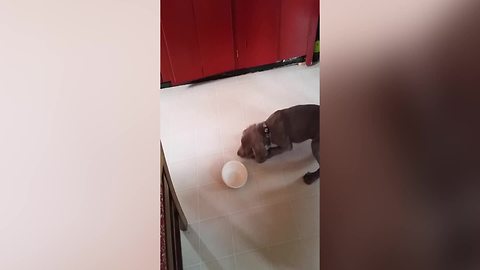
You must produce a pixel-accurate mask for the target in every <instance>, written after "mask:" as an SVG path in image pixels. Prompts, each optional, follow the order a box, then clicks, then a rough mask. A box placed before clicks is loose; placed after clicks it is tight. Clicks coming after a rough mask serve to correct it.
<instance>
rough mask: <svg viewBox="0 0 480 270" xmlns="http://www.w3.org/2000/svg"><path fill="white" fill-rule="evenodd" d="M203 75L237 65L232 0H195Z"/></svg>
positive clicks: (216, 72) (217, 72) (226, 69)
mask: <svg viewBox="0 0 480 270" xmlns="http://www.w3.org/2000/svg"><path fill="white" fill-rule="evenodd" d="M193 3H194V12H195V22H196V30H197V35H198V41H199V46H200V55H201V60H202V68H203V73H204V76H205V77H207V76H210V75H215V74H219V73H223V72H227V71H231V70H234V69H235V58H234V56H235V54H234V49H233V48H234V47H233V28H232V6H231V0H193Z"/></svg>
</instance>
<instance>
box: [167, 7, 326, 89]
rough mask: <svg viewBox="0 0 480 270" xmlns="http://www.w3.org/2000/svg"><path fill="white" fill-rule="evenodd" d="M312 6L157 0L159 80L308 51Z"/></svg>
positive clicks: (314, 13) (174, 80)
mask: <svg viewBox="0 0 480 270" xmlns="http://www.w3.org/2000/svg"><path fill="white" fill-rule="evenodd" d="M318 11H319V10H318V1H317V0H261V1H256V0H162V1H161V31H162V33H161V35H160V37H161V39H162V40H161V57H162V59H161V78H162V81H170V82H171V83H172V85H178V84H182V83H186V82H189V81H193V80H196V79H200V78H204V77H208V76H211V75H216V74H221V73H224V72H227V71H232V70H235V69H243V68H250V67H255V66H260V65H265V64H271V63H275V62H277V61H281V60H284V59H289V58H293V57H298V56H303V55H308V53H307V52H310V50H312V52H313V42H314V38H315V33H316V25H317V22H318V13H319V12H318ZM312 36H313V40H312ZM310 43H312V44H310Z"/></svg>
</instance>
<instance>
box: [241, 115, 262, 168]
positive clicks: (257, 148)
mask: <svg viewBox="0 0 480 270" xmlns="http://www.w3.org/2000/svg"><path fill="white" fill-rule="evenodd" d="M237 155H238V156H240V157H242V158H250V159H255V160H256V161H257V162H259V163H262V162H264V161H265V160H266V158H267V150H266V149H265V144H264V141H263V134H262V133H261V128H259V127H258V126H257V125H255V124H254V125H251V126H249V127H248V128H246V129H245V130H244V131H243V134H242V139H241V145H240V148H239V149H238V151H237Z"/></svg>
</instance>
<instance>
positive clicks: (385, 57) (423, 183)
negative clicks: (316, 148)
mask: <svg viewBox="0 0 480 270" xmlns="http://www.w3.org/2000/svg"><path fill="white" fill-rule="evenodd" d="M325 2H327V3H325ZM340 2H342V4H347V2H351V4H352V5H357V4H355V3H353V2H352V1H340ZM387 2H388V1H387ZM379 3H380V2H379V1H370V2H362V5H363V6H364V10H365V11H366V13H368V12H370V13H368V14H364V16H366V19H365V20H366V21H368V22H367V23H365V22H361V21H360V22H359V21H357V20H355V18H352V19H351V20H349V21H348V22H347V21H342V20H341V19H340V18H345V17H347V16H343V17H342V15H341V14H340V13H337V12H342V10H343V7H344V6H348V5H344V6H341V5H340V4H339V3H337V4H330V3H329V2H328V1H323V2H322V14H321V18H322V22H321V28H322V29H321V33H322V36H321V40H322V53H321V82H320V83H321V84H320V85H321V87H320V89H321V106H320V108H321V119H320V125H321V127H320V132H321V136H320V138H321V140H320V151H321V154H320V157H321V164H322V170H321V185H320V186H321V187H320V192H321V196H320V221H321V227H320V228H321V229H320V235H321V237H320V238H321V240H320V247H321V249H320V250H321V258H320V262H321V269H322V270H343V269H349V270H350V269H355V270H363V269H365V270H367V269H368V270H376V269H389V270H394V269H442V270H443V269H472V270H473V269H480V156H479V154H480V143H479V141H480V2H479V1H417V3H415V4H413V5H411V9H412V14H413V13H415V12H417V11H418V10H417V8H424V9H425V10H426V11H431V12H426V13H425V14H423V15H419V16H418V17H414V15H412V18H413V19H412V18H410V17H408V16H407V17H405V18H404V24H405V25H408V26H405V27H402V23H403V22H402V20H401V18H400V19H399V20H398V21H395V23H397V24H395V23H394V22H393V21H394V19H391V20H389V19H390V17H389V16H386V14H387V13H388V12H387V11H385V10H384V9H386V8H384V7H385V6H383V5H381V4H379ZM412 3H413V1H390V3H389V5H390V6H393V8H396V5H400V6H401V7H402V8H403V9H399V10H403V13H402V14H409V13H408V12H406V10H408V8H405V6H406V5H407V4H412ZM369 4H372V7H370V6H369ZM440 5H443V6H444V7H445V8H444V9H442V10H441V11H440V8H439V9H438V12H437V10H435V12H433V11H432V10H433V9H434V8H435V7H436V6H440ZM376 7H377V8H378V9H377V10H375V8H376ZM372 9H374V11H373V12H372ZM390 11H391V10H390ZM329 12H330V13H329ZM358 12H360V13H361V12H363V10H362V11H360V10H358ZM398 12H400V11H398ZM393 14H395V13H393ZM336 15H338V16H336ZM369 16H372V17H369ZM375 16H377V17H380V16H383V17H382V18H385V19H384V20H383V21H384V23H385V25H382V26H381V29H382V30H384V31H383V32H382V31H378V32H376V31H373V30H372V31H373V32H375V33H376V35H375V33H373V34H371V35H369V33H370V32H369V31H367V30H368V29H369V28H368V27H367V26H369V25H370V24H371V26H372V29H375V30H376V28H375V27H377V26H378V24H379V23H380V22H382V20H381V19H379V20H376V17H375ZM422 16H423V17H422ZM400 17H401V16H400ZM415 18H417V21H415ZM418 18H420V19H418ZM329 22H330V23H329ZM422 22H425V23H424V24H422ZM335 23H341V24H342V27H338V26H337V27H335ZM369 23H370V24H369ZM348 24H352V25H354V26H355V27H348V26H346V25H348ZM412 26H413V27H412ZM417 26H418V27H417ZM329 28H331V29H329ZM405 28H407V29H405ZM365 29H367V30H365ZM378 29H380V28H378ZM340 30H341V32H339V31H340ZM361 30H365V33H366V34H365V39H370V38H371V40H368V41H360V40H359V42H358V43H349V42H346V43H347V45H348V46H352V47H355V48H352V49H351V50H350V51H348V50H347V49H348V47H347V45H343V46H344V47H342V45H341V44H342V42H340V39H341V38H342V37H339V36H341V35H344V36H348V35H349V34H352V35H358V32H357V31H361ZM397 33H401V34H399V35H401V38H398V39H396V38H397V37H396V36H397ZM410 34H411V35H410ZM329 38H330V39H331V40H332V42H329ZM375 38H377V39H375ZM340 47H341V49H340ZM344 49H345V51H342V50H344ZM330 53H331V54H330Z"/></svg>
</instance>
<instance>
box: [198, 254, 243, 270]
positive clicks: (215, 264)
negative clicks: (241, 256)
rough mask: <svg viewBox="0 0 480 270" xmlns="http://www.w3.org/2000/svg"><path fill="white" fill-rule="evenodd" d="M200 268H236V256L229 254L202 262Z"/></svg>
mask: <svg viewBox="0 0 480 270" xmlns="http://www.w3.org/2000/svg"><path fill="white" fill-rule="evenodd" d="M200 270H235V258H234V257H233V256H229V257H225V258H222V259H219V260H215V261H211V262H208V263H205V264H202V265H201V266H200Z"/></svg>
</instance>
